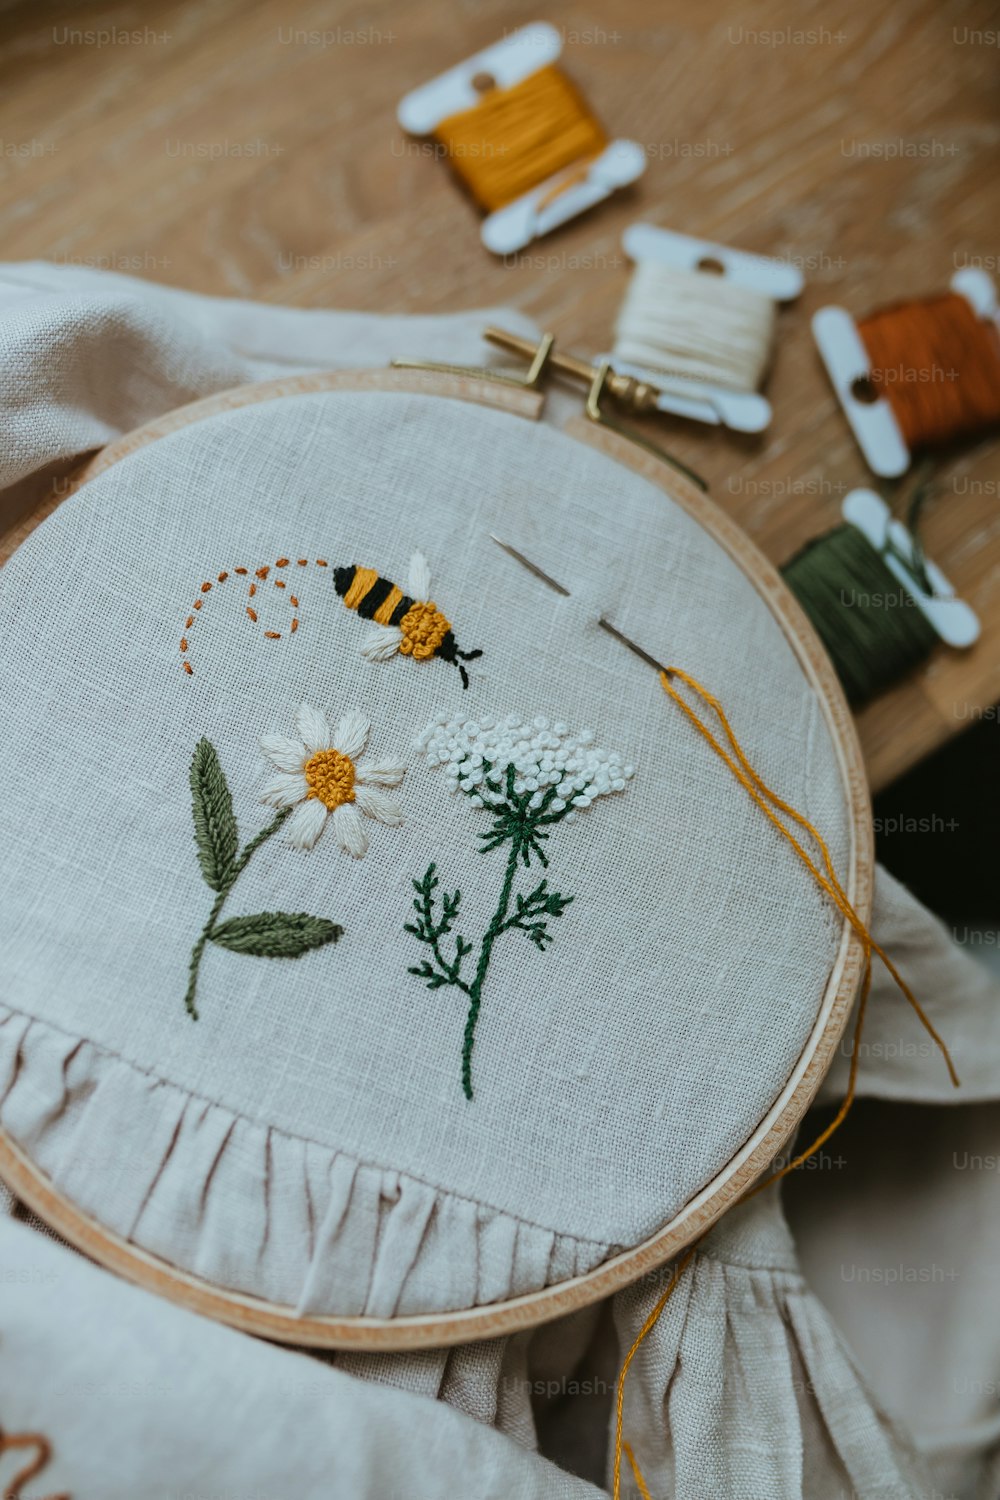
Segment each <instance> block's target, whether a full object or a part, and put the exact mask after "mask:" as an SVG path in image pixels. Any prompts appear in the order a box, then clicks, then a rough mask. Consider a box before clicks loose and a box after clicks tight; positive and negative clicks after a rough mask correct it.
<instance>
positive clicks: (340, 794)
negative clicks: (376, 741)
mask: <svg viewBox="0 0 1000 1500" xmlns="http://www.w3.org/2000/svg"><path fill="white" fill-rule="evenodd" d="M302 770H303V773H304V775H305V778H306V785H307V786H308V787H309V790H308V792H307V793H306V796H307V797H315V798H316V799H317V801H319V802H322V803H323V804H324V806H326V807H328V808H329V809H330V811H331V812H333V810H334V809H335V808H337V807H342V806H343V805H344V803H345V802H353V801H354V762H353V760H352V759H351V757H350V756H349V755H343V754H341V752H340V751H339V750H317V752H316V754H315V755H312V756H310V758H309V759H308V760H307V761H306V763H305V765H304V766H303V767H302Z"/></svg>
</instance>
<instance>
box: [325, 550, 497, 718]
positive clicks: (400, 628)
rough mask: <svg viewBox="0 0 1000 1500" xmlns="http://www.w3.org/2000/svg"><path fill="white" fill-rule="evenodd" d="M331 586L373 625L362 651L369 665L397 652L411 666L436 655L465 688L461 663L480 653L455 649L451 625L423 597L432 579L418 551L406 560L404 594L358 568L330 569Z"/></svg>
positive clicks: (466, 681)
mask: <svg viewBox="0 0 1000 1500" xmlns="http://www.w3.org/2000/svg"><path fill="white" fill-rule="evenodd" d="M333 585H334V588H335V589H336V590H337V593H338V594H339V595H340V597H341V599H343V601H344V603H345V605H346V606H347V608H348V609H353V610H357V612H358V614H359V615H360V616H361V618H362V619H363V620H372V621H374V623H375V629H374V630H373V631H371V632H370V633H369V635H368V639H367V640H366V641H365V643H364V644H363V646H362V647H361V650H362V653H363V654H364V655H365V656H367V657H368V659H369V661H388V659H389V657H390V656H395V654H396V652H397V651H398V652H399V653H400V655H401V656H412V657H413V659H414V661H430V659H431V657H432V656H439V657H441V659H442V661H450V662H453V663H454V665H455V666H456V667H457V668H458V670H459V672H460V673H461V674H462V686H463V688H467V687H468V686H469V674H468V672H466V670H465V668H464V667H463V665H462V663H463V662H466V661H475V659H476V657H478V656H482V654H483V653H482V652H481V651H460V650H459V649H458V644H457V642H456V640H455V633H454V631H453V630H452V628H451V623H450V621H448V620H446V619H445V617H444V615H443V614H442V613H441V611H440V610H439V609H438V607H437V605H436V604H435V603H434V601H433V599H429V598H428V595H429V594H430V591H431V574H430V567H429V565H428V562H427V559H426V557H424V555H423V553H422V552H414V554H413V556H412V558H411V559H410V574H409V580H408V584H407V586H408V588H409V590H410V593H409V594H404V593H403V590H402V589H401V588H400V587H399V586H398V584H395V583H392V582H390V580H389V579H388V578H380V577H379V575H378V573H376V571H375V569H374V568H361V567H359V566H358V565H357V563H355V564H353V565H352V566H351V567H348V568H335V569H334V570H333Z"/></svg>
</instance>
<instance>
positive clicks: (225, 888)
mask: <svg viewBox="0 0 1000 1500" xmlns="http://www.w3.org/2000/svg"><path fill="white" fill-rule="evenodd" d="M206 743H207V742H206ZM291 811H292V809H291V808H290V807H283V808H282V809H281V811H280V812H279V813H278V816H277V817H276V818H275V819H274V820H273V822H271V823H269V824H268V825H267V827H266V828H262V829H261V831H260V833H258V834H257V836H256V838H252V839H251V840H250V842H249V844H247V846H246V848H245V849H244V850H243V853H242V854H241V855H240V856H239V858H238V859H236V860H235V861H234V862H233V863H232V864H231V865H229V867H228V869H227V870H226V873H225V876H224V884H223V885H222V886H221V888H220V889H219V894H218V895H217V896H216V898H215V901H214V902H213V904H212V910H211V911H210V912H209V914H208V921H207V922H206V923H205V925H204V927H203V928H202V930H201V936H200V937H199V938H198V941H197V942H196V943H195V945H194V947H193V948H192V950H191V963H190V965H189V974H190V978H189V980H188V987H187V993H186V994H185V996H184V1006H185V1009H186V1010H187V1013H188V1015H189V1016H190V1017H191V1019H192V1021H197V1019H198V1009H197V1007H196V1005H195V1003H194V996H195V990H196V989H197V986H198V969H199V967H200V965H201V959H202V954H203V953H204V952H205V944H206V943H207V942H209V940H210V939H211V937H212V935H213V933H214V932H215V924H216V922H217V921H218V917H219V913H220V912H221V911H222V908H223V905H224V903H225V900H226V897H227V896H228V895H229V892H230V891H231V890H232V888H233V886H234V885H235V884H236V881H237V879H238V878H239V876H240V875H241V874H242V873H243V871H244V870H245V869H246V867H247V864H248V863H249V861H250V857H251V855H252V854H254V853H255V851H256V850H257V849H259V848H260V846H261V844H263V843H264V841H265V839H269V838H270V837H271V835H272V833H277V831H278V829H279V828H280V827H281V825H282V823H283V822H284V821H285V819H286V818H287V817H288V816H289V814H290V813H291ZM331 925H332V924H331ZM337 935H338V937H339V935H340V933H339V929H338V933H337Z"/></svg>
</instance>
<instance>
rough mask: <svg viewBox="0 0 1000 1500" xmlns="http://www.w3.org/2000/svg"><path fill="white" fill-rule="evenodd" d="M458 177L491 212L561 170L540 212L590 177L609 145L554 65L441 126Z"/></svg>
mask: <svg viewBox="0 0 1000 1500" xmlns="http://www.w3.org/2000/svg"><path fill="white" fill-rule="evenodd" d="M434 137H435V139H436V140H437V141H438V142H440V144H441V145H442V147H443V148H444V150H445V153H446V154H447V156H448V159H449V161H450V162H451V165H452V167H453V168H454V170H455V172H456V173H457V175H458V177H459V178H460V179H461V181H462V182H463V183H464V184H465V186H466V187H467V188H468V190H469V192H470V193H471V194H472V196H473V198H475V200H476V202H477V203H478V204H479V206H480V207H481V208H483V209H485V210H486V212H487V213H493V212H495V211H496V210H497V209H500V208H504V207H505V206H506V205H507V204H508V203H513V202H514V201H515V199H517V198H520V197H522V196H523V195H524V194H525V193H529V192H531V190H532V188H535V187H537V186H538V185H539V183H542V182H545V181H547V180H548V178H550V177H553V176H555V175H556V174H557V173H559V172H565V173H567V175H566V176H565V177H564V178H563V179H562V180H560V181H559V182H557V183H554V184H553V186H552V189H551V190H550V192H549V193H548V194H547V195H546V197H545V199H544V200H543V204H541V205H539V207H542V206H545V205H546V204H548V203H551V202H552V201H553V199H555V198H556V197H558V196H559V194H560V193H563V192H565V191H566V190H567V189H568V188H570V187H572V186H573V185H574V184H575V183H577V182H579V181H581V180H582V179H583V178H584V177H585V176H586V175H587V169H588V166H589V164H590V162H591V161H593V159H594V158H595V157H597V156H599V155H600V154H601V152H602V151H603V150H604V148H605V147H606V146H607V144H608V139H607V136H606V135H605V133H604V130H603V129H602V127H601V125H600V123H599V121H598V120H597V119H596V118H595V117H594V115H593V114H592V113H591V111H590V109H589V108H588V107H587V104H586V101H585V100H584V98H583V96H582V95H581V94H580V92H579V90H578V89H577V87H576V85H575V84H574V83H572V82H571V81H570V79H569V78H567V77H566V75H565V73H563V72H561V71H560V69H559V68H557V67H556V66H555V64H552V63H550V64H548V65H547V66H546V67H544V68H539V69H538V70H537V72H535V73H530V74H529V75H528V77H527V78H523V79H522V80H521V81H520V83H515V84H512V85H511V87H510V88H492V89H490V90H489V91H488V92H487V93H485V94H484V95H483V97H482V99H481V100H480V102H479V103H478V104H476V105H474V106H473V107H472V109H465V110H461V111H459V112H458V113H457V114H453V115H449V116H448V117H447V119H444V120H441V121H440V123H439V124H438V126H437V127H436V129H435V131H434Z"/></svg>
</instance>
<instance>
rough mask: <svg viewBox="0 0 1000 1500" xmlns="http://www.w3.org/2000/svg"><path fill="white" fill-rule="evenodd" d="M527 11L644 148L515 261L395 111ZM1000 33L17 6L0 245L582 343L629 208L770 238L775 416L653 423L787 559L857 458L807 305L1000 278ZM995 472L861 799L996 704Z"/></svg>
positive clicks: (558, 14) (962, 538) (974, 498)
mask: <svg viewBox="0 0 1000 1500" xmlns="http://www.w3.org/2000/svg"><path fill="white" fill-rule="evenodd" d="M541 16H544V18H545V19H548V20H549V21H551V22H552V23H553V24H555V25H556V26H557V27H559V28H560V30H561V31H562V33H563V37H564V53H563V63H564V65H565V67H566V69H567V70H568V71H569V73H570V74H571V75H572V76H573V78H574V79H575V80H576V81H577V82H578V83H579V85H580V86H581V88H582V89H583V91H584V93H585V95H586V97H587V98H588V99H589V100H590V102H591V104H592V106H593V107H594V109H595V110H596V111H597V113H598V114H599V115H600V117H601V118H602V120H603V121H604V123H605V125H606V127H607V128H608V129H609V131H610V132H611V133H612V134H614V135H616V136H627V137H631V138H632V139H634V140H636V141H638V142H640V143H641V144H642V145H643V147H644V148H645V151H646V153H647V158H648V165H647V169H646V174H645V176H644V177H643V179H642V180H641V181H640V182H639V184H638V185H637V186H636V187H635V188H633V189H632V190H631V191H630V192H628V193H627V194H623V195H621V196H620V197H619V198H617V199H615V200H612V201H611V202H610V203H608V204H605V205H603V206H602V207H601V208H599V209H597V210H596V211H595V212H593V213H592V214H590V215H589V216H588V217H586V218H585V219H582V220H578V221H576V222H575V223H573V224H571V225H569V226H567V227H566V228H564V229H563V230H561V231H558V232H557V233H556V234H554V235H552V236H550V237H549V238H548V239H547V240H543V241H539V242H537V243H535V244H534V245H532V246H531V247H530V249H529V250H528V251H527V252H525V253H524V254H523V255H522V256H521V257H520V258H518V259H516V260H514V261H513V262H509V263H504V262H503V261H499V260H496V259H494V258H493V257H492V256H490V255H489V254H488V253H487V252H486V251H485V250H484V249H483V248H482V247H481V245H480V242H479V234H478V227H479V225H478V216H477V213H476V211H475V209H474V208H473V207H472V205H471V204H470V202H469V201H468V200H467V199H466V198H465V197H464V195H463V194H462V192H461V191H460V189H459V188H458V186H457V184H456V182H455V181H454V179H453V178H452V176H451V174H450V172H449V170H448V167H447V164H446V163H445V162H443V161H441V160H439V159H435V156H434V155H433V153H428V151H427V150H426V148H425V147H424V148H421V146H420V145H419V144H418V143H414V142H411V141H407V140H406V139H405V138H404V137H403V135H402V134H401V132H400V130H399V128H398V126H397V125H396V121H395V108H396V104H397V102H398V100H399V98H400V96H401V95H402V94H403V93H405V92H406V91H407V90H408V89H409V88H411V87H413V86H414V85H415V84H418V83H420V82H423V81H424V80H426V79H427V78H429V77H431V76H432V75H433V74H434V73H436V72H438V71H440V70H441V69H442V68H444V67H446V66H450V65H451V64H452V63H454V62H457V61H459V60H460V59H461V58H463V57H465V56H466V55H467V54H468V53H470V52H472V51H475V50H477V49H479V48H481V47H484V46H486V45H488V44H489V43H491V42H493V41H495V40H497V39H498V38H500V37H501V36H502V35H503V34H504V33H505V32H507V31H510V30H512V29H513V28H515V27H516V26H518V25H521V24H524V23H525V22H528V21H531V20H537V19H539V18H540V17H541ZM997 28H998V21H997V18H996V13H995V11H993V9H992V7H991V6H990V4H989V3H988V0H968V3H965V0H908V3H906V4H899V3H888V0H873V3H862V0H829V3H827V4H826V5H825V6H819V5H815V6H810V7H804V6H801V5H798V6H796V5H793V4H791V3H790V0H743V3H740V4H736V3H731V4H730V5H728V6H727V5H715V6H713V5H712V4H710V3H709V4H705V3H696V0H675V3H674V4H673V5H671V6H669V7H667V6H656V5H653V4H652V3H649V0H618V3H617V4H616V5H615V6H614V7H610V6H596V5H595V6H587V5H585V4H575V3H567V4H559V3H551V4H549V5H548V6H547V7H546V9H545V10H544V12H540V11H539V9H538V8H537V7H536V6H535V5H533V4H527V3H524V0H504V3H499V0H464V3H458V4H449V5H444V4H440V3H434V0H409V3H406V4H403V3H397V0H373V3H370V4H367V5H364V6H360V7H358V8H354V7H352V6H351V5H349V4H337V3H327V4H321V3H308V0H298V3H295V0H258V3H251V0H188V3H176V0H175V3H170V0H150V3H144V4H139V3H135V4H132V5H115V4H113V3H112V4H105V5H101V4H96V3H86V0H84V3H74V4H72V5H70V4H59V5H50V4H45V3H42V4H39V3H24V4H15V5H9V4H8V5H6V6H4V7H3V9H2V10H0V29H2V33H3V47H2V53H0V100H2V104H0V137H2V146H3V150H2V153H0V231H2V241H0V243H2V245H3V255H4V258H5V259H9V260H22V259H30V258H45V259H49V260H54V261H61V262H68V263H82V264H84V265H88V266H104V267H108V268H110V269H113V270H119V271H125V272H130V273H132V274H136V275H139V276H143V277H146V278H148V279H150V280H153V281H161V282H166V283H169V284H171V285H176V286H184V287H188V288H191V289H193V290H197V291H201V292H207V293H217V294H221V295H233V296H239V297H252V298H257V299H261V300H264V301H269V302H285V303H291V304H295V305H298V306H315V307H323V306H334V307H343V308H350V307H353V308H361V309H370V310H375V311H380V312H385V311H393V312H405V311H417V310H419V311H421V312H437V311H442V312H443V311H445V310H450V309H458V308H469V307H475V306H477V305H488V304H497V303H508V304H511V305H513V306H516V307H519V308H521V309H522V310H524V311H525V312H527V313H529V314H530V315H531V316H533V317H534V318H535V319H536V321H537V322H538V323H539V324H540V325H542V326H543V327H545V328H549V329H551V330H552V331H553V332H554V333H555V334H556V335H557V336H558V337H559V339H560V340H561V341H562V342H563V343H564V344H565V345H566V346H567V347H572V348H576V349H579V350H581V351H584V352H588V351H594V350H598V349H603V348H606V347H607V346H608V345H609V343H610V340H611V330H612V325H613V321H614V317H615V314H616V311H617V309H618V306H619V304H620V301H621V298H622V295H623V293H624V290H625V286H626V283H627V278H628V274H629V271H628V266H627V264H626V262H625V260H624V258H623V255H622V252H621V249H620V240H621V233H622V230H623V229H624V228H625V226H626V225H628V224H629V223H631V222H633V221H634V220H637V219H645V220H649V221H652V222H655V223H660V224H664V225H669V226H670V227H672V228H675V229H680V230H683V231H686V232H688V233H691V234H695V235H699V236H703V237H706V238H711V239H715V240H721V241H723V242H726V243H729V244H732V245H736V246H741V247H743V248H745V249H748V250H753V251H759V252H762V253H765V254H770V255H777V256H781V257H785V258H787V259H789V260H792V261H794V262H795V263H796V264H798V265H799V266H801V268H802V270H803V272H804V274H805V277H806V282H807V285H806V290H805V293H804V295H803V296H802V298H801V299H800V300H799V302H798V303H797V304H796V305H795V306H794V307H793V308H791V309H788V310H786V311H784V312H783V313H782V315H781V319H780V324H779V344H778V351H777V359H776V363H775V367H774V370H773V372H772V375H771V377H770V381H769V385H768V393H769V395H770V397H771V400H772V403H773V405H774V409H775V416H774V421H773V423H772V426H771V428H770V430H769V431H768V433H766V434H764V435H762V436H761V437H759V438H748V437H740V436H737V435H733V434H727V433H725V432H721V431H719V430H718V429H711V428H703V427H698V426H696V425H694V424H691V423H683V422H680V421H673V422H670V423H667V422H663V421H661V422H659V423H657V430H658V432H659V434H660V436H661V438H662V439H663V440H665V441H666V442H667V443H668V445H669V446H670V447H671V448H672V449H673V450H674V451H675V452H676V453H677V454H678V455H679V456H680V457H681V458H682V459H684V460H685V461H686V462H687V463H689V464H691V465H692V466H693V467H694V468H695V469H697V470H699V471H700V472H701V473H702V474H704V475H705V476H706V478H707V479H708V480H709V482H710V486H711V492H712V495H713V497H714V498H715V500H716V501H717V502H718V503H719V504H720V505H721V506H722V507H723V508H724V509H725V510H727V511H728V512H729V513H730V514H731V515H732V516H734V517H735V518H736V519H737V520H738V521H739V522H740V523H741V524H742V525H743V526H744V527H745V528H746V529H747V531H748V532H749V533H750V534H751V535H752V536H753V537H754V538H755V539H756V541H757V542H758V543H759V545H760V546H761V547H762V548H763V550H764V551H765V552H766V553H768V554H769V555H770V556H771V557H772V558H773V559H774V560H775V561H777V562H779V563H780V562H783V561H784V560H785V559H787V558H788V557H789V556H790V555H791V554H792V553H793V552H795V551H796V550H797V549H798V548H799V547H800V546H801V544H802V543H803V542H804V541H805V540H807V539H808V538H810V537H812V536H815V535H817V534H819V533H821V532H823V531H825V530H828V529H829V528H830V527H831V526H832V525H834V524H835V523H836V521H837V519H838V513H839V506H840V503H841V501H842V499H843V496H844V495H845V494H846V493H847V491H848V490H850V489H851V488H853V487H854V486H855V485H857V484H860V483H865V482H866V481H867V480H868V477H869V476H868V475H867V472H866V469H865V466H864V463H863V461H862V459H861V457H860V454H859V453H858V451H857V449H856V448H855V445H854V443H853V440H852V438H851V437H850V434H849V433H848V430H847V427H846V424H845V422H844V420H843V418H842V417H841V415H840V413H839V411H838V409H837V407H836V404H835V401H834V398H833V395H832V392H831V390H830V388H829V386H828V384H827V381H826V378H825V376H824V374H823V372H822V369H821V367H820V365H819V361H818V357H817V355H816V352H815V349H814V347H813V343H812V338H811V335H810V331H809V318H810V315H811V313H812V312H813V311H814V310H815V309H816V308H817V307H820V306H822V305H823V304H824V303H826V302H829V301H837V302H841V303H843V304H844V305H845V306H847V307H848V308H850V309H851V310H852V311H853V312H854V313H856V314H859V315H861V314H864V313H866V312H868V311H870V310H871V308H872V307H874V306H877V305H881V304H884V303H885V302H888V301H890V300H892V299H893V298H895V297H899V296H911V295H912V296H918V295H921V294H923V293H926V292H931V291H936V290H940V289H942V288H944V287H945V286H946V284H947V282H948V280H949V278H950V277H951V275H952V273H953V271H954V270H955V269H956V268H957V267H958V266H962V265H965V264H976V263H977V262H978V263H984V264H985V265H986V266H987V268H988V269H992V270H996V269H997V268H998V266H1000V222H998V216H997V212H996V209H995V197H996V194H995V184H996V181H997V177H998V167H1000V123H998V119H997V115H996V112H995V105H994V102H993V101H994V99H995V96H996V84H997V73H998V59H1000V48H998V46H997V39H998V37H997ZM27 148H30V149H27ZM996 475H997V465H996V458H995V452H994V451H991V448H990V445H989V444H988V443H983V444H980V445H978V446H977V447H976V448H970V449H967V450H966V451H964V452H960V453H956V454H952V455H950V456H949V457H948V459H947V461H946V462H943V463H942V464H941V466H940V468H939V470H938V481H939V486H940V491H939V498H938V499H937V500H936V502H935V503H934V505H933V506H932V508H931V511H930V515H929V517H928V520H927V524H926V529H925V537H926V541H927V545H928V550H929V551H930V554H931V555H932V556H933V557H934V558H935V559H936V560H937V561H938V562H939V563H940V565H941V566H942V567H943V568H944V570H945V572H946V573H947V574H948V575H949V576H950V577H951V579H952V581H953V583H954V584H955V585H956V586H957V587H958V589H959V590H960V592H961V593H962V594H963V596H964V597H965V598H967V599H968V600H969V601H970V602H971V603H972V604H973V606H974V607H975V608H976V609H977V610H978V611H979V613H980V616H981V619H982V622H983V627H984V628H983V634H982V638H981V640H980V642H979V644H978V645H977V646H976V647H975V648H974V649H972V650H971V651H969V652H966V653H964V654H958V653H951V652H948V651H946V650H945V649H943V648H942V649H941V650H940V651H939V652H938V653H937V654H936V655H935V656H934V657H933V659H932V660H931V661H930V662H929V663H928V664H927V666H926V668H925V669H923V670H922V671H920V672H919V673H918V674H916V675H915V676H913V677H912V678H911V679H909V680H908V681H907V682H906V683H905V684H903V685H901V686H900V687H898V688H897V689H896V690H894V691H892V692H890V693H889V694H887V695H886V696H884V697H883V698H882V699H881V700H879V702H878V703H877V704H875V705H873V706H870V707H869V708H867V709H866V710H865V711H864V712H863V713H862V714H861V715H860V726H861V732H862V739H863V744H864V747H865V752H866V758H867V762H868V767H869V773H870V777H871V780H872V783H873V785H874V786H875V787H878V786H881V785H884V784H886V783H887V782H888V781H890V780H891V779H892V778H893V777H894V776H896V775H897V774H898V773H899V772H901V771H902V770H904V769H906V768H907V767H908V766H910V765H912V764H913V763H915V762H916V761H917V760H919V759H920V758H921V757H922V756H923V755H925V754H926V753H927V752H928V751H930V750H931V749H932V748H934V747H935V746H937V745H939V744H941V743H943V742H944V741H945V740H946V739H948V738H949V737H951V736H952V735H954V734H957V733H959V732H961V730H962V729H963V728H964V727H966V726H967V725H968V724H969V722H970V721H971V720H973V719H974V718H976V717H977V716H978V715H980V714H981V713H982V712H983V711H984V710H986V709H987V708H988V706H989V705H991V704H993V703H994V702H996V700H997V699H998V698H1000V481H998V479H997V478H996V477H995V476H996Z"/></svg>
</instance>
